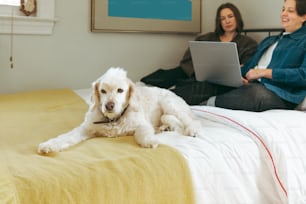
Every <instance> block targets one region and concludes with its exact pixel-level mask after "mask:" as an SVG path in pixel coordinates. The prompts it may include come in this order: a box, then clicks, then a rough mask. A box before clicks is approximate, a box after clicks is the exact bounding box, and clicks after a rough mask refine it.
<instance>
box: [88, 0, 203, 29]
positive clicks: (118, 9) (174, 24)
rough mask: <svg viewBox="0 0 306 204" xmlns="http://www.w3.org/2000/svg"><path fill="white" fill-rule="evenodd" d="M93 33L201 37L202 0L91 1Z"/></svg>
mask: <svg viewBox="0 0 306 204" xmlns="http://www.w3.org/2000/svg"><path fill="white" fill-rule="evenodd" d="M170 8H171V9H170ZM154 9H155V10H154ZM91 32H150V33H183V34H195V33H200V32H201V0H154V1H152V0H91Z"/></svg>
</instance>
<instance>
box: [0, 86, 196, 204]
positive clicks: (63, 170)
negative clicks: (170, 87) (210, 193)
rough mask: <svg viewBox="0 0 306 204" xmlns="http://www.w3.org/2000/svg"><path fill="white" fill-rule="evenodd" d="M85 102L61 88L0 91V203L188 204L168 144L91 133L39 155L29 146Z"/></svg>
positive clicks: (59, 129) (186, 177)
mask: <svg viewBox="0 0 306 204" xmlns="http://www.w3.org/2000/svg"><path fill="white" fill-rule="evenodd" d="M87 108H88V106H87V104H86V103H85V102H84V101H83V100H82V99H81V98H80V97H79V96H77V95H76V94H75V93H74V92H73V91H71V90H69V89H64V90H44V91H34V92H28V93H18V94H5V95H0V113H1V114H0V122H1V128H0V203H1V204H2V203H9V204H36V203H37V204H48V203H52V204H53V203H54V204H61V203H62V204H69V203H73V204H78V203H80V204H89V203H90V204H96V203H97V204H103V203H105V204H138V203H139V204H192V203H194V195H193V189H192V182H191V176H190V172H189V169H188V166H187V164H186V161H185V160H184V158H183V157H182V156H181V155H180V154H179V153H178V152H177V151H176V150H175V149H173V148H171V147H168V146H165V145H160V146H159V147H158V148H156V149H145V148H140V147H139V146H138V145H137V144H136V143H135V141H134V138H133V137H131V136H130V137H118V138H93V139H91V140H87V141H85V142H83V143H82V144H79V145H76V146H75V147H72V148H70V149H68V150H66V151H64V152H61V153H57V154H52V155H50V156H41V155H38V154H37V153H36V150H37V146H38V144H39V143H40V142H43V141H45V140H47V139H49V138H52V137H55V136H57V135H58V134H60V133H63V132H66V131H69V130H70V129H72V128H73V127H76V126H78V125H79V124H80V123H81V122H82V121H83V118H84V114H85V112H86V111H87Z"/></svg>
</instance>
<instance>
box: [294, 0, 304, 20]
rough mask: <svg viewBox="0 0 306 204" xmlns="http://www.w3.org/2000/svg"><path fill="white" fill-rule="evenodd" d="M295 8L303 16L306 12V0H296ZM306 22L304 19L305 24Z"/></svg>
mask: <svg viewBox="0 0 306 204" xmlns="http://www.w3.org/2000/svg"><path fill="white" fill-rule="evenodd" d="M295 7H296V8H295V9H296V12H297V14H298V15H299V16H303V15H305V14H306V1H305V0H295ZM305 24H306V22H305V21H304V23H303V25H305Z"/></svg>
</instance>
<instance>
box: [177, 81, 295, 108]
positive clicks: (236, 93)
mask: <svg viewBox="0 0 306 204" xmlns="http://www.w3.org/2000/svg"><path fill="white" fill-rule="evenodd" d="M173 92H174V93H176V94H177V95H178V96H181V97H182V98H183V99H184V100H185V101H186V102H187V103H188V104H189V105H199V104H200V103H201V102H203V101H206V100H207V99H208V98H209V97H211V96H216V101H215V106H217V107H222V108H227V109H234V110H247V111H256V112H260V111H265V110H270V109H294V108H295V107H296V105H297V104H294V103H290V102H288V101H285V100H283V99H281V98H280V97H279V96H277V95H276V94H274V93H273V92H272V91H270V90H268V89H267V88H266V87H265V86H263V85H262V84H261V83H249V84H247V85H243V86H241V87H239V88H233V87H226V86H221V85H216V84H212V83H209V82H205V81H204V82H197V81H194V82H190V83H187V84H186V85H181V86H177V87H176V88H175V89H174V90H173Z"/></svg>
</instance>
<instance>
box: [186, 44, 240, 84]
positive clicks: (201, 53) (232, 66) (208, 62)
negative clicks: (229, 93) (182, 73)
mask: <svg viewBox="0 0 306 204" xmlns="http://www.w3.org/2000/svg"><path fill="white" fill-rule="evenodd" d="M189 48H190V52H191V57H192V62H193V67H194V72H195V77H196V79H197V80H198V81H209V82H212V83H216V84H220V85H225V86H231V87H238V86H241V85H242V79H241V72H240V62H239V57H238V51H237V46H236V43H234V42H212V41H190V42H189Z"/></svg>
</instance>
